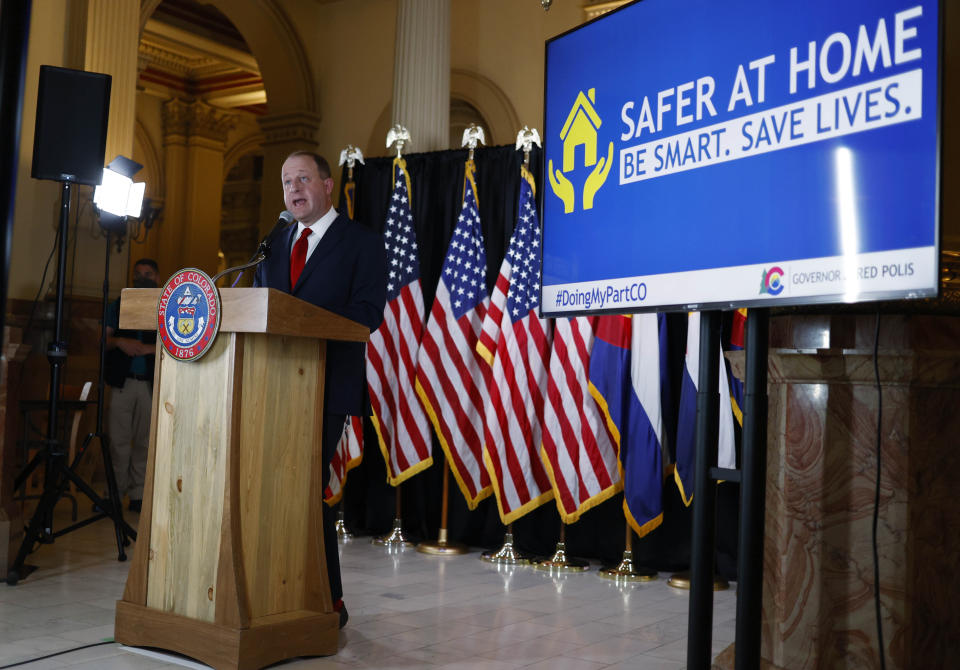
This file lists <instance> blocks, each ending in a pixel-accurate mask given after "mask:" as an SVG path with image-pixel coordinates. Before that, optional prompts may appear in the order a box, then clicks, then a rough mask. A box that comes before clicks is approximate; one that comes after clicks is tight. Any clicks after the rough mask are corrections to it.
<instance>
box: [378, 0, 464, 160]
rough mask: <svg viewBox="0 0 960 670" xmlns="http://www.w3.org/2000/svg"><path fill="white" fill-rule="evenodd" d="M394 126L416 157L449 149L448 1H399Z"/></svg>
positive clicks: (394, 74) (395, 60)
mask: <svg viewBox="0 0 960 670" xmlns="http://www.w3.org/2000/svg"><path fill="white" fill-rule="evenodd" d="M392 119H393V121H392V123H394V124H397V123H400V124H403V125H404V126H406V127H407V130H409V131H410V137H411V145H410V149H411V150H412V151H416V152H418V153H419V152H423V151H437V150H442V149H448V148H450V147H449V146H448V144H449V143H450V0H399V1H398V3H397V38H396V49H395V53H394V66H393V112H392Z"/></svg>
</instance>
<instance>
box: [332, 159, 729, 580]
mask: <svg viewBox="0 0 960 670" xmlns="http://www.w3.org/2000/svg"><path fill="white" fill-rule="evenodd" d="M404 158H405V160H406V163H407V171H408V172H409V174H410V182H411V188H412V197H411V200H412V209H413V218H414V225H415V227H416V231H417V242H418V246H419V249H420V273H421V282H422V285H423V299H424V305H425V309H426V312H427V313H429V311H430V306H431V305H432V304H433V299H434V294H435V292H436V287H437V283H438V282H439V279H440V272H441V270H442V267H443V260H444V256H445V255H446V252H447V245H448V244H449V243H450V236H451V235H452V233H453V229H454V227H455V225H456V222H457V217H458V216H459V214H460V205H461V201H462V197H463V177H464V163H465V161H466V160H467V151H466V150H465V149H464V150H458V151H436V152H430V153H422V154H410V155H408V156H405V157H404ZM474 162H475V163H476V166H477V190H478V200H479V205H480V218H481V222H482V224H483V236H484V245H485V248H486V253H487V288H488V290H490V291H492V289H493V285H494V283H495V282H496V279H497V274H498V273H499V271H500V263H501V262H502V261H503V257H504V255H505V254H506V251H507V246H508V245H509V243H510V235H511V234H512V233H513V228H514V224H515V222H516V215H517V206H518V200H519V197H520V181H519V176H520V166H521V164H522V162H523V153H522V152H520V151H516V150H515V149H514V147H512V146H502V147H489V148H477V150H476V153H475V156H474ZM392 169H393V158H392V157H383V158H368V159H366V164H365V165H360V164H359V163H358V164H357V165H356V166H355V167H354V181H355V183H356V194H355V210H354V211H355V216H354V218H355V219H356V220H357V221H358V222H360V223H361V224H363V225H366V226H368V227H370V228H372V229H373V230H376V231H377V232H382V231H383V227H384V222H385V221H386V214H387V208H388V206H389V200H390V192H391V189H392V181H393V173H392ZM530 171H531V172H532V173H533V176H534V179H535V182H536V185H537V199H538V201H539V202H540V203H541V206H542V202H543V197H545V196H544V195H543V193H544V189H543V186H542V179H541V178H542V175H543V169H542V161H541V153H540V150H539V149H537V148H536V147H534V149H533V151H532V152H531V155H530ZM346 178H347V172H346V169H344V171H343V174H342V175H341V183H344V182H345V181H346ZM342 197H343V196H342V193H341V203H340V208H339V209H340V211H346V208H345V206H344V203H343V202H342ZM668 324H669V327H670V329H671V330H670V333H671V334H670V350H669V360H670V366H671V374H670V377H671V379H675V380H677V382H676V383H675V384H674V387H673V388H671V389H670V390H669V394H670V396H671V397H670V400H669V401H668V402H666V403H665V404H666V407H665V416H664V420H665V423H666V430H667V432H668V434H670V435H675V434H676V421H677V419H676V408H677V406H678V403H679V397H678V394H679V392H680V384H679V380H680V374H681V373H682V369H683V356H684V351H685V347H686V315H685V314H670V315H668ZM433 455H434V466H433V467H431V468H428V469H427V470H425V471H424V472H422V473H420V474H418V475H416V476H414V477H413V478H411V479H409V480H407V481H406V482H404V483H403V484H402V486H401V488H402V517H403V526H404V531H405V533H406V534H407V535H408V536H410V537H411V539H413V540H414V541H419V540H424V539H426V540H436V538H437V532H438V528H439V525H440V509H441V502H442V501H441V497H442V484H443V467H442V466H443V458H444V455H443V450H442V449H441V448H440V446H439V443H437V441H436V440H434V446H433ZM345 491H346V493H345V496H344V514H345V520H346V524H347V526H348V527H349V528H350V529H351V530H352V531H353V532H355V533H358V534H371V535H375V534H382V533H386V532H388V531H389V530H390V528H391V524H392V520H393V517H394V509H395V507H394V499H395V489H394V488H393V487H391V486H390V485H389V484H387V475H386V465H385V463H384V460H383V456H382V455H381V453H380V450H379V448H378V446H377V436H376V433H375V432H374V431H373V428H372V426H371V425H370V422H369V421H366V422H365V430H364V457H363V462H362V463H361V465H360V466H358V467H357V468H355V469H353V470H351V471H350V474H349V476H348V478H347V487H346V489H345ZM738 495H739V487H737V486H735V485H731V484H723V485H721V486H720V487H719V493H718V516H719V518H718V526H717V536H718V552H717V553H718V556H717V565H718V571H719V572H720V574H722V575H723V576H725V577H727V578H731V579H732V578H734V576H735V573H736V543H737V538H736V522H737V516H736V506H737V497H738ZM663 503H664V521H663V524H662V525H661V526H660V527H659V528H657V529H656V530H654V531H653V532H651V533H650V534H648V535H647V536H646V537H644V538H642V539H640V540H637V539H636V538H635V539H634V546H633V551H634V557H635V560H636V561H637V562H638V563H639V564H641V565H644V566H649V567H653V568H655V569H658V570H662V571H674V570H683V569H686V568H687V567H688V566H689V556H690V526H691V518H692V515H691V510H690V509H689V508H687V507H684V505H683V501H682V500H681V499H680V495H679V492H678V491H677V487H676V485H675V484H674V483H673V481H672V479H668V480H667V481H665V482H664V496H663ZM622 506H623V496H622V495H617V496H615V497H613V498H611V499H610V500H608V501H606V502H604V503H602V504H601V505H598V506H597V507H595V508H594V509H592V510H590V511H589V512H587V513H586V514H584V515H583V516H582V517H581V519H580V521H579V522H577V523H574V524H572V525H570V526H568V527H567V531H566V542H567V551H568V553H569V555H572V556H579V557H584V558H594V559H601V560H603V561H605V562H608V563H615V562H619V560H620V559H621V557H622V554H623V547H624V535H625V521H624V516H623V507H622ZM560 525H561V523H560V516H559V514H558V512H557V508H556V504H555V503H554V502H549V503H546V504H544V505H542V506H540V507H539V508H538V509H536V510H534V511H533V512H530V513H529V514H527V515H525V516H524V517H522V518H521V519H519V520H517V521H516V522H515V523H514V539H515V542H516V544H517V546H518V547H519V548H520V549H521V550H523V551H525V552H529V553H532V554H536V555H541V556H544V555H549V554H551V553H553V550H554V547H555V545H556V542H557V537H558V535H559V532H560ZM447 530H448V533H449V537H450V539H451V540H456V541H459V542H464V543H466V544H468V545H471V546H477V547H484V548H496V547H498V546H499V545H500V544H501V543H502V541H503V534H504V527H503V525H502V524H501V523H500V517H499V513H498V511H497V505H496V501H495V500H494V498H493V496H490V497H489V498H487V499H486V500H484V501H483V502H481V503H480V504H479V505H478V506H477V508H476V509H475V510H473V511H470V510H469V509H467V504H466V501H465V500H464V499H463V496H462V494H461V493H460V490H459V488H458V487H457V485H456V482H455V481H454V480H453V478H452V476H451V479H450V501H449V512H448V521H447Z"/></svg>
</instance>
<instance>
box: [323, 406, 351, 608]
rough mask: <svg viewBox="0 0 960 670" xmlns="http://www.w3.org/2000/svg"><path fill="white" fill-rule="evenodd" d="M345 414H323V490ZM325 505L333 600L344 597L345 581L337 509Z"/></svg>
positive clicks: (325, 533)
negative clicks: (341, 577)
mask: <svg viewBox="0 0 960 670" xmlns="http://www.w3.org/2000/svg"><path fill="white" fill-rule="evenodd" d="M346 418H347V417H346V416H344V415H343V414H326V413H324V415H323V444H322V449H323V451H322V456H323V489H322V490H323V491H326V490H327V484H329V483H330V462H331V461H332V460H333V456H334V454H335V453H336V452H337V444H338V443H339V442H340V436H341V435H342V434H343V424H344V422H345V421H346ZM320 505H321V506H322V507H323V548H324V551H325V552H326V556H327V577H328V578H329V580H330V597H331V598H333V601H334V602H336V601H337V600H339V599H341V598H343V582H342V581H341V580H340V548H339V546H338V540H337V510H336V509H335V508H333V507H330V505H328V504H327V503H325V502H322V501H321V503H320Z"/></svg>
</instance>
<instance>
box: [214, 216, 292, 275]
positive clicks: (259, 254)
mask: <svg viewBox="0 0 960 670" xmlns="http://www.w3.org/2000/svg"><path fill="white" fill-rule="evenodd" d="M284 215H286V216H289V217H290V220H289V221H288V220H287V218H286V216H284ZM291 223H293V216H292V215H291V214H290V213H289V212H287V211H284V212H283V214H281V215H280V220H279V221H277V225H275V226H274V227H273V230H271V231H270V232H269V233H267V236H266V237H264V238H263V239H262V240H261V241H260V244H259V246H258V247H257V250H256V251H254V252H253V255H252V256H251V257H250V260H249V261H247V262H246V263H244V264H243V265H236V266H234V267H232V268H227V269H226V270H222V271H220V272H218V273H217V274H215V275H214V276H213V278H212V279H211V281H212V283H213V285H214V286H216V284H217V280H218V279H220V278H221V277H223V276H225V275H228V274H230V273H231V272H237V271H238V270H239V271H240V274H239V275H237V278H236V279H234V280H233V284H231V285H230V288H233V287H234V286H236V285H237V282H239V281H240V277H242V276H243V273H244V271H245V270H249V269H250V268H252V267H255V266H257V265H260V264H261V263H262V262H264V261H265V260H267V259H268V258H270V248H271V247H272V246H273V238H274V237H276V236H277V233H279V232H280V231H281V230H282V229H283V228H284V227H286V226H288V225H290V224H291Z"/></svg>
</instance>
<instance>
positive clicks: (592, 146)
mask: <svg viewBox="0 0 960 670" xmlns="http://www.w3.org/2000/svg"><path fill="white" fill-rule="evenodd" d="M596 101H597V94H596V89H593V88H591V89H590V90H588V91H587V92H586V93H584V92H583V91H580V92H579V93H578V94H577V99H576V100H574V102H573V107H572V108H571V109H570V113H569V114H567V120H566V121H565V122H564V124H563V128H562V129H561V130H560V139H561V140H562V141H563V169H562V170H560V169H557V168H554V166H553V159H552V158H551V159H550V160H549V161H548V164H547V176H548V177H549V178H550V187H551V188H552V189H553V193H554V195H556V196H557V197H558V198H560V200H562V201H563V213H564V214H569V213H570V212H572V211H573V210H574V207H575V205H576V198H577V194H576V189H575V187H574V185H573V182H571V181H570V179H569V178H568V177H567V176H566V175H567V174H569V173H570V172H573V170H574V168H576V167H577V165H576V158H575V154H576V149H577V147H579V146H581V145H583V164H584V167H590V166H591V165H593V166H595V167H594V168H593V171H592V172H591V173H590V175H589V176H588V177H587V181H586V183H584V185H583V208H584V209H585V210H587V209H593V197H594V196H595V195H596V194H597V191H599V190H600V187H601V186H603V184H604V182H605V181H607V177H608V176H609V174H610V166H611V165H613V142H610V145H609V146H608V147H607V152H606V155H605V156H604V155H601V156H600V159H599V160H597V131H598V130H599V129H600V126H601V124H602V123H603V121H602V120H601V119H600V116H599V115H598V114H597V110H596V109H595V108H594V104H595V103H596Z"/></svg>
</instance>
